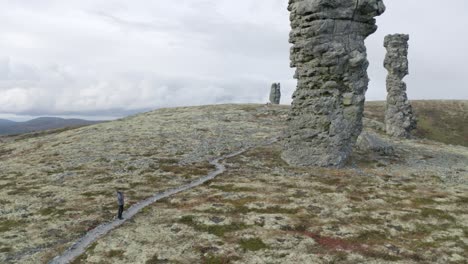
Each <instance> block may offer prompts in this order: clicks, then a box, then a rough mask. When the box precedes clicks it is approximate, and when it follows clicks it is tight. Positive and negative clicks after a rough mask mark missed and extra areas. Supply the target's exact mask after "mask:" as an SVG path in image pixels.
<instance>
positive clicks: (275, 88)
mask: <svg viewBox="0 0 468 264" xmlns="http://www.w3.org/2000/svg"><path fill="white" fill-rule="evenodd" d="M280 101H281V84H280V83H273V84H272V85H271V91H270V103H271V104H280Z"/></svg>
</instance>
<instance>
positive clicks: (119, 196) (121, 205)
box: [117, 191, 124, 220]
mask: <svg viewBox="0 0 468 264" xmlns="http://www.w3.org/2000/svg"><path fill="white" fill-rule="evenodd" d="M117 202H118V204H119V213H118V215H117V217H118V218H119V219H120V220H122V219H123V218H122V213H123V210H124V195H123V193H122V192H121V191H117Z"/></svg>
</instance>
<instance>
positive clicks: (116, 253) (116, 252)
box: [105, 249, 125, 259]
mask: <svg viewBox="0 0 468 264" xmlns="http://www.w3.org/2000/svg"><path fill="white" fill-rule="evenodd" d="M124 254H125V251H123V250H121V249H113V250H110V251H107V252H106V253H105V255H106V257H108V258H118V259H122V258H123V256H124Z"/></svg>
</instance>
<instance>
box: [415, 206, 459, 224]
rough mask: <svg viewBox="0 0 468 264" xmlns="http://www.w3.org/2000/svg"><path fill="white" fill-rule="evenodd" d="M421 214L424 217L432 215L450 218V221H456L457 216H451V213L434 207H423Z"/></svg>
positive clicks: (445, 218)
mask: <svg viewBox="0 0 468 264" xmlns="http://www.w3.org/2000/svg"><path fill="white" fill-rule="evenodd" d="M420 215H421V216H422V217H424V218H430V217H432V218H436V219H439V220H448V221H450V222H455V221H456V219H455V217H453V216H451V215H450V214H449V213H447V212H444V211H442V210H439V209H434V208H421V213H420Z"/></svg>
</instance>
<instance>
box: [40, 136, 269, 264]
mask: <svg viewBox="0 0 468 264" xmlns="http://www.w3.org/2000/svg"><path fill="white" fill-rule="evenodd" d="M276 141H277V139H273V140H271V141H269V142H268V143H267V144H272V143H274V142H276ZM251 148H252V146H247V147H245V148H243V149H241V150H239V151H237V152H234V153H231V154H228V155H225V156H221V157H219V158H216V159H213V160H211V161H210V164H212V165H214V166H215V167H216V170H214V171H213V172H211V173H209V174H208V175H206V176H204V177H201V178H199V179H197V180H195V181H193V182H191V183H189V184H186V185H182V186H179V187H177V188H174V189H169V190H167V191H165V192H162V193H157V194H155V195H154V196H152V197H150V198H148V199H146V200H143V201H140V202H138V203H137V204H134V205H132V206H131V207H130V208H129V209H128V210H126V211H125V212H124V214H123V218H124V219H122V220H119V219H115V220H113V221H111V222H107V223H104V224H101V225H99V226H97V227H96V228H94V229H93V230H91V231H89V232H88V233H86V235H85V236H83V237H82V238H80V239H78V240H77V241H76V242H75V243H74V244H73V245H72V246H71V247H70V248H69V249H68V250H66V251H65V252H64V253H63V254H62V255H60V256H57V257H55V258H54V259H52V260H51V261H50V262H49V264H66V263H70V262H71V261H73V260H74V259H76V258H77V257H79V256H80V255H81V254H83V253H84V252H85V251H86V248H87V247H88V246H89V245H91V244H92V243H93V242H95V241H96V240H98V239H99V238H101V237H103V236H104V235H106V234H107V233H109V232H110V231H112V230H113V229H115V228H117V227H119V226H120V225H122V224H123V223H125V222H126V221H127V220H129V219H131V218H132V217H134V216H135V215H136V214H137V213H138V212H140V211H141V210H142V209H143V208H145V207H147V206H149V205H151V204H153V203H155V202H156V201H159V200H161V199H164V198H167V197H169V196H172V195H174V194H177V193H180V192H183V191H186V190H189V189H192V188H195V187H197V186H200V185H202V184H203V183H205V182H207V181H210V180H213V179H214V178H216V176H218V175H220V174H222V173H224V172H225V171H226V167H225V166H224V165H223V164H221V163H220V161H222V160H225V159H229V158H232V157H235V156H238V155H240V154H242V153H244V152H246V151H248V150H249V149H251Z"/></svg>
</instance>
